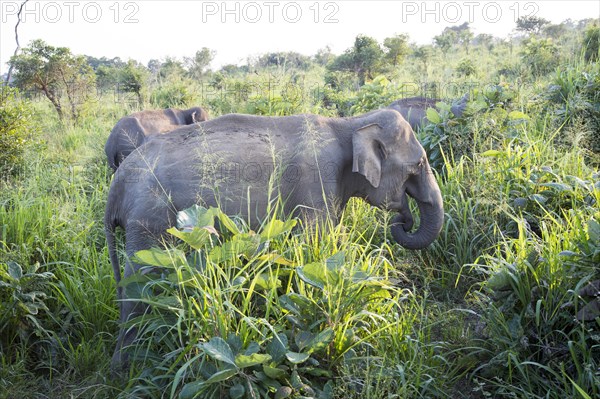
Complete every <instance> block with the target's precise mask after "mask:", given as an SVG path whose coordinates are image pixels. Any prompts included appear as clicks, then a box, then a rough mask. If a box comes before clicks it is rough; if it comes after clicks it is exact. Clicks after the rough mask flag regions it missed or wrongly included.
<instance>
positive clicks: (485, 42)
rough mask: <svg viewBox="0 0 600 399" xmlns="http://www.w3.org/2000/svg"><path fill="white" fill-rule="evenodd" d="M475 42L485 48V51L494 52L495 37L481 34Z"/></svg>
mask: <svg viewBox="0 0 600 399" xmlns="http://www.w3.org/2000/svg"><path fill="white" fill-rule="evenodd" d="M474 42H475V43H476V44H477V45H480V46H482V47H485V49H486V50H487V51H488V52H490V51H492V49H493V48H494V36H492V35H490V34H489V33H480V34H478V35H477V36H476V37H475V39H474Z"/></svg>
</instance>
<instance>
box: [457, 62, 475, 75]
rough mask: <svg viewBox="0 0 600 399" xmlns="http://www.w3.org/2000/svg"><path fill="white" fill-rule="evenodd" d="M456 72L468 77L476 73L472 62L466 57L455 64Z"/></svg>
mask: <svg viewBox="0 0 600 399" xmlns="http://www.w3.org/2000/svg"><path fill="white" fill-rule="evenodd" d="M456 72H457V73H458V75H459V76H464V77H469V76H471V75H475V74H477V69H476V68H475V65H474V64H473V61H471V60H470V59H468V58H463V59H462V60H461V61H460V62H459V63H458V65H457V66H456Z"/></svg>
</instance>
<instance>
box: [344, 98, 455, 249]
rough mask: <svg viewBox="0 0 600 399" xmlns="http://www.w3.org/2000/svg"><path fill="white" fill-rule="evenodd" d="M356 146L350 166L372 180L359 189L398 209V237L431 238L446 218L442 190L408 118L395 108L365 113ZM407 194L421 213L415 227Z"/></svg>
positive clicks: (408, 240)
mask: <svg viewBox="0 0 600 399" xmlns="http://www.w3.org/2000/svg"><path fill="white" fill-rule="evenodd" d="M352 151H353V165H352V171H353V172H357V173H360V174H361V175H362V176H364V177H365V179H366V180H367V182H368V184H365V185H364V188H363V190H361V191H363V193H362V194H363V195H364V196H365V197H366V199H367V201H368V202H369V203H371V204H372V205H374V206H378V207H381V208H386V209H390V210H395V211H398V212H399V214H398V215H397V216H396V217H394V219H393V221H392V237H393V238H394V240H396V241H397V242H398V243H399V244H400V245H402V246H404V247H406V248H409V249H422V248H425V247H427V246H428V245H429V244H431V243H432V242H433V241H434V240H435V239H436V238H437V236H438V235H439V233H440V231H441V229H442V224H443V222H444V208H443V202H442V195H441V192H440V188H439V186H438V184H437V182H436V180H435V177H434V175H433V173H432V171H431V168H430V167H429V162H428V161H427V155H426V154H425V150H424V149H423V147H422V146H421V144H420V143H419V141H418V140H417V138H416V136H415V134H414V132H413V130H412V128H411V127H410V125H409V124H408V123H407V122H406V120H405V119H404V118H403V117H402V116H401V115H400V114H399V113H398V112H397V111H394V110H382V111H378V112H376V113H371V114H367V115H365V118H364V122H363V124H362V126H361V127H359V128H357V129H356V130H355V131H354V133H353V136H352ZM407 195H408V196H410V197H412V198H414V199H415V201H416V203H417V204H418V207H419V212H420V216H421V218H420V220H421V223H420V225H419V228H418V229H417V230H416V231H415V232H411V228H412V225H413V217H412V214H411V212H410V210H409V204H408V198H407Z"/></svg>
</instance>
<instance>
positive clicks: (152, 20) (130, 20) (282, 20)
mask: <svg viewBox="0 0 600 399" xmlns="http://www.w3.org/2000/svg"><path fill="white" fill-rule="evenodd" d="M20 4H21V0H17V1H10V0H0V21H1V24H0V63H1V66H0V71H1V72H2V73H3V72H6V70H7V66H6V65H5V63H6V61H8V59H9V58H10V56H11V55H12V53H13V52H14V49H15V46H16V44H15V38H14V26H15V23H16V12H17V9H18V7H19V6H20ZM525 15H537V16H540V17H543V18H546V19H548V20H550V21H551V22H553V23H559V22H561V21H563V20H565V19H567V18H570V19H573V20H580V19H584V18H599V17H600V1H598V0H583V1H581V0H580V1H554V0H543V1H515V0H509V1H500V0H498V1H470V0H466V1H400V0H388V1H368V0H342V1H340V0H338V1H316V0H297V1H286V0H279V1H270V0H266V1H226V2H224V1H222V0H219V1H196V0H187V1H168V0H136V1H127V0H122V1H117V0H97V1H87V0H80V1H75V0H66V1H46V0H44V1H34V0H30V1H29V2H28V3H27V4H26V6H25V13H24V15H23V16H22V21H23V22H22V23H21V25H20V26H19V39H20V42H21V46H25V45H27V44H28V43H29V42H30V41H31V40H33V39H38V38H41V39H43V40H45V41H46V42H47V43H49V44H51V45H54V46H65V47H69V48H70V49H71V50H72V51H73V52H74V53H75V54H87V55H91V56H94V57H102V56H106V57H108V58H112V57H121V58H122V59H123V60H127V59H130V58H132V59H135V60H138V61H141V62H143V63H144V64H146V63H147V62H148V60H150V59H152V58H158V59H160V58H164V57H166V56H171V57H177V58H182V57H184V56H192V55H193V54H194V53H195V52H196V51H197V50H199V49H201V48H202V47H208V48H210V49H212V50H215V51H216V57H215V59H214V61H213V64H212V67H213V68H218V67H220V66H222V65H224V64H229V63H234V64H243V63H245V62H246V59H247V58H248V57H249V56H255V55H258V54H262V53H265V52H269V51H297V52H299V53H303V54H306V55H312V54H315V53H316V52H317V50H318V49H320V48H323V47H325V46H327V45H329V46H330V47H331V48H332V50H333V52H334V53H336V54H338V53H341V52H343V51H344V50H345V49H346V48H348V47H350V46H351V45H352V43H353V40H354V37H356V35H358V34H365V35H368V36H372V37H374V38H376V39H378V40H379V41H380V42H381V41H383V39H384V38H385V37H389V36H392V35H394V34H398V33H408V34H409V35H410V39H411V41H413V42H416V43H418V44H427V43H431V41H432V38H433V36H435V35H438V34H439V33H440V32H441V31H442V30H443V29H444V27H446V26H451V25H459V24H461V23H463V22H469V23H470V24H471V27H472V29H473V31H474V33H475V34H479V33H490V34H493V35H495V36H498V37H507V35H509V34H510V33H511V31H512V30H513V29H514V27H515V20H516V19H517V18H518V17H519V16H525Z"/></svg>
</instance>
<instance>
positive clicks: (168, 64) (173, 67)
mask: <svg viewBox="0 0 600 399" xmlns="http://www.w3.org/2000/svg"><path fill="white" fill-rule="evenodd" d="M184 75H185V68H184V67H183V64H182V62H181V61H179V60H178V59H177V58H173V57H167V58H166V59H165V61H164V62H162V63H161V64H160V70H159V72H158V77H159V78H164V79H173V78H174V79H180V78H181V77H182V76H184Z"/></svg>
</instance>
